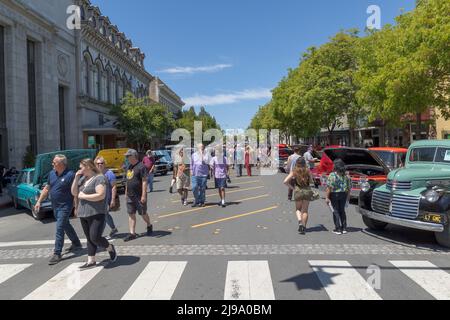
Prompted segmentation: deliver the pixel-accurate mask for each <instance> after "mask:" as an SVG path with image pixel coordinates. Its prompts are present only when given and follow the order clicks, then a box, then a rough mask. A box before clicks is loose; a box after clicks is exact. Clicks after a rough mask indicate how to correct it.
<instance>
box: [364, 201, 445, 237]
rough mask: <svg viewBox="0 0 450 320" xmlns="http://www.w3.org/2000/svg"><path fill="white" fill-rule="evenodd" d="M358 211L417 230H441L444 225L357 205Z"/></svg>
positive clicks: (379, 219)
mask: <svg viewBox="0 0 450 320" xmlns="http://www.w3.org/2000/svg"><path fill="white" fill-rule="evenodd" d="M358 212H359V213H360V214H361V215H363V216H365V217H367V218H370V219H373V220H377V221H381V222H385V223H389V224H395V225H397V226H402V227H407V228H412V229H418V230H425V231H432V232H443V231H444V226H443V225H442V224H435V223H429V222H422V221H417V220H406V219H400V218H395V217H391V216H387V215H384V214H379V213H376V212H374V211H370V210H366V209H362V208H359V207H358Z"/></svg>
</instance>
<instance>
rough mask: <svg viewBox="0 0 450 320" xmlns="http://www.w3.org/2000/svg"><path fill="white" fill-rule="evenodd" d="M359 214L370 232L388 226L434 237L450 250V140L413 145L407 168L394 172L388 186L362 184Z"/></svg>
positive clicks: (407, 160)
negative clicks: (408, 229) (427, 232)
mask: <svg viewBox="0 0 450 320" xmlns="http://www.w3.org/2000/svg"><path fill="white" fill-rule="evenodd" d="M361 189H362V190H361V193H360V196H359V213H360V214H361V215H362V217H363V221H364V223H365V225H366V226H367V227H368V228H369V229H374V230H382V229H384V228H386V226H387V225H388V224H394V225H400V226H404V227H408V228H413V229H419V230H426V231H431V232H434V233H435V237H436V240H437V242H438V243H439V244H440V245H442V246H445V247H450V224H449V221H450V220H449V214H450V140H429V141H428V140H426V141H418V142H415V143H413V144H412V145H411V146H410V148H409V150H408V154H407V156H406V164H405V167H403V168H399V169H397V170H394V171H392V172H391V173H390V174H389V176H388V180H387V183H386V184H383V185H380V184H375V183H370V182H369V181H367V182H364V183H362V185H361Z"/></svg>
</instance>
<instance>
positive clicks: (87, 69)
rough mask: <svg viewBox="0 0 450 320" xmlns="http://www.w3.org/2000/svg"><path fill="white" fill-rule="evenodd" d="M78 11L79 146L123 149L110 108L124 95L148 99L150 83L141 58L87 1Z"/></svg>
mask: <svg viewBox="0 0 450 320" xmlns="http://www.w3.org/2000/svg"><path fill="white" fill-rule="evenodd" d="M77 5H79V6H80V8H81V21H82V22H81V24H82V28H81V32H80V34H79V37H78V38H77V42H78V52H77V54H78V60H77V63H78V66H77V68H78V70H80V71H81V72H80V79H79V83H80V89H79V95H78V102H77V104H78V105H79V108H80V109H79V113H78V122H79V124H80V129H81V131H82V134H81V135H80V136H79V138H80V139H82V140H81V141H79V143H80V145H82V146H83V147H95V148H97V149H104V148H116V147H125V146H126V138H125V137H124V136H123V135H122V134H121V133H120V132H119V131H118V130H117V129H116V128H115V127H114V121H115V119H114V118H113V117H111V116H110V110H111V106H112V105H114V104H117V103H120V101H121V99H122V98H123V96H124V95H125V93H126V92H127V91H131V92H132V93H133V94H134V95H135V96H137V97H148V96H149V86H150V82H151V81H152V80H153V79H154V78H153V76H151V75H150V74H149V73H148V72H147V71H146V70H145V67H144V60H145V54H144V53H142V52H141V50H140V49H139V48H137V47H134V46H133V43H132V41H131V40H130V39H128V38H127V37H126V36H125V34H124V33H122V32H120V30H119V29H118V27H117V26H115V25H113V24H112V23H111V21H110V20H109V18H108V17H106V16H103V15H102V14H101V12H100V9H99V8H98V7H95V6H93V5H91V3H90V1H89V0H77Z"/></svg>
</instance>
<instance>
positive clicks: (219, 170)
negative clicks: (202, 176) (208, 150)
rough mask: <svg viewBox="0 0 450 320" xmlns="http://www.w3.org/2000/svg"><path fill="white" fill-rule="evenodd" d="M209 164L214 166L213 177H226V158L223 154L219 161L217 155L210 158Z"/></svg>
mask: <svg viewBox="0 0 450 320" xmlns="http://www.w3.org/2000/svg"><path fill="white" fill-rule="evenodd" d="M211 166H212V167H214V177H215V178H216V179H225V178H226V177H227V158H226V157H225V156H224V157H223V159H222V161H219V157H214V158H212V160H211Z"/></svg>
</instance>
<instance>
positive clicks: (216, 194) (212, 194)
mask: <svg viewBox="0 0 450 320" xmlns="http://www.w3.org/2000/svg"><path fill="white" fill-rule="evenodd" d="M262 188H264V186H260V187H253V188H247V189H239V190H234V191H228V192H226V194H230V193H236V192H243V191H250V190H257V189H262ZM218 196H219V193H218V192H217V193H211V194H207V195H206V196H205V198H208V197H218ZM187 200H188V201H191V200H194V198H189V199H187ZM177 202H180V200H175V201H172V203H177Z"/></svg>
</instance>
